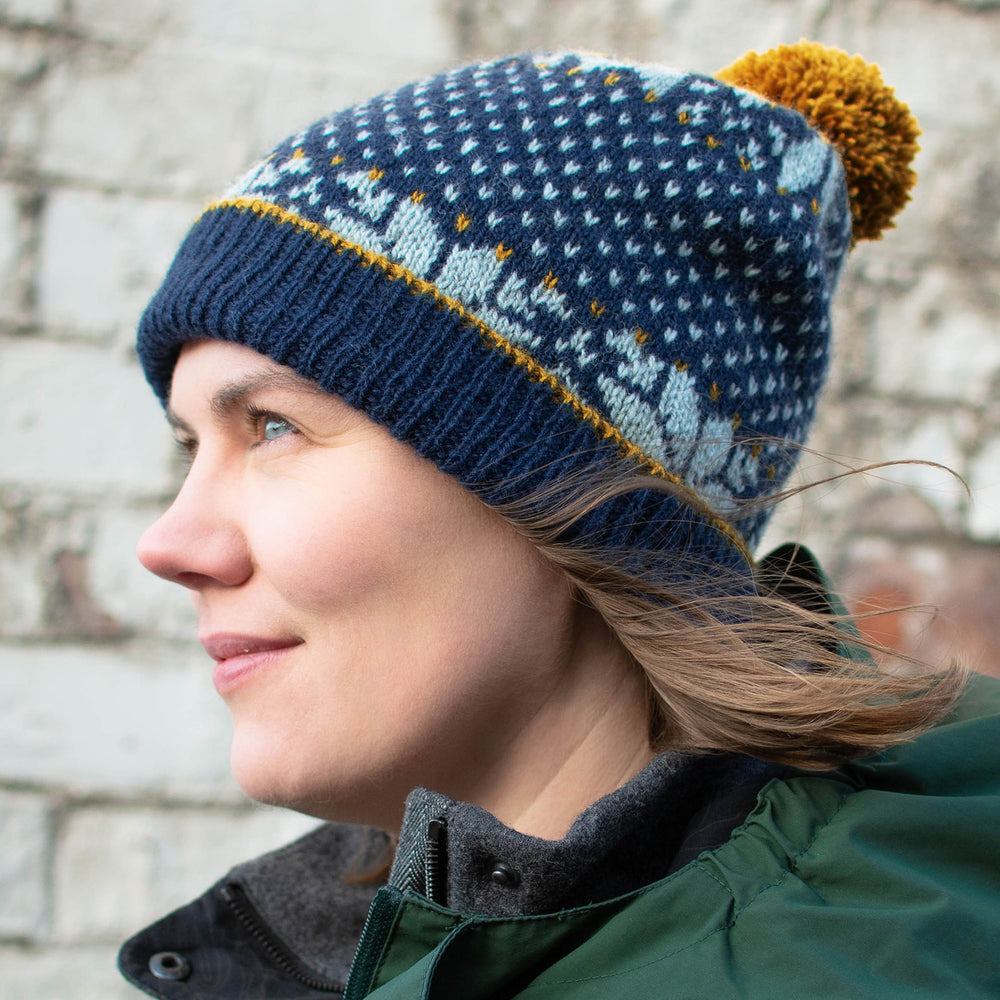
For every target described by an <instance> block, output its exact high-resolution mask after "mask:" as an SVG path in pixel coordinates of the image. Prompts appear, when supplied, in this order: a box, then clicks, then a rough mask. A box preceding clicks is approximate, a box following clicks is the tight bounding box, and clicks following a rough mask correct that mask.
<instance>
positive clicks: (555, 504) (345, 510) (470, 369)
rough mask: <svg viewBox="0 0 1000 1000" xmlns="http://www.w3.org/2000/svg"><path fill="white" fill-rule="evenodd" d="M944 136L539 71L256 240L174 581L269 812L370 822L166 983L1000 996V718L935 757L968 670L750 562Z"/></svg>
mask: <svg viewBox="0 0 1000 1000" xmlns="http://www.w3.org/2000/svg"><path fill="white" fill-rule="evenodd" d="M772 102H774V103H772ZM783 105H790V106H791V107H795V108H798V109H800V110H801V111H802V112H803V113H804V114H805V116H806V117H803V115H802V114H800V113H799V111H796V110H792V109H791V108H790V107H785V106H783ZM807 118H808V119H809V121H807ZM916 131H917V130H916V126H915V123H914V122H913V120H912V119H911V118H910V116H909V114H908V112H907V111H906V109H905V107H903V106H902V105H900V104H899V103H898V102H896V101H895V100H894V98H893V97H892V95H891V91H889V90H888V89H887V88H885V87H884V86H883V85H882V84H881V80H880V78H879V77H878V73H877V71H876V70H875V69H874V68H873V67H869V66H866V65H865V64H863V63H862V62H861V61H860V60H858V59H849V58H848V57H846V56H844V55H843V54H842V53H837V52H833V51H831V50H826V49H823V48H821V47H820V46H815V45H811V44H807V43H800V44H799V45H798V46H793V47H791V48H785V49H780V50H776V51H775V52H772V53H768V54H767V55H765V56H761V57H758V56H756V55H755V54H751V55H750V56H748V57H746V58H745V59H744V60H741V61H740V62H739V63H737V64H735V65H734V66H732V67H730V68H729V69H728V70H726V71H723V73H721V74H719V78H718V79H712V78H707V77H702V76H697V75H694V74H684V73H677V72H674V71H670V70H666V69H664V68H663V67H658V66H636V65H631V64H625V63H621V62H619V61H616V60H611V59H604V58H600V57H595V56H589V55H588V56H578V55H553V56H551V57H546V58H534V57H524V58H518V59H504V60H500V61H498V62H495V63H488V64H479V65H474V66H470V67H467V68H464V69H461V70H457V71H455V72H453V73H448V74H444V75H442V76H439V77H436V78H434V79H432V80H429V81H426V82H424V83H421V84H418V85H415V86H412V87H406V88H402V89H401V90H399V91H395V92H392V93H388V94H385V95H383V96H381V97H379V98H376V99H374V100H372V101H371V102H368V103H367V104H363V105H360V106H357V107H354V108H351V109H348V110H347V111H344V112H341V113H340V114H338V115H335V116H333V117H331V118H330V119H327V120H324V121H321V122H318V123H317V124H316V125H314V126H312V127H311V128H310V129H307V130H304V131H303V132H301V133H298V134H297V135H295V136H292V137H291V138H290V139H289V140H288V141H287V142H286V143H284V144H283V145H282V146H280V147H279V148H278V149H277V150H276V151H275V153H273V154H272V155H271V156H270V157H268V158H267V159H266V160H265V161H263V162H262V163H261V164H259V165H258V166H257V167H255V168H254V169H253V170H252V171H251V172H250V173H249V174H248V175H247V176H246V177H245V178H243V180H241V181H240V182H239V183H238V184H237V185H236V187H235V188H234V189H233V190H232V191H231V192H229V194H228V195H227V196H226V198H225V199H224V200H223V201H221V202H218V203H216V204H215V205H213V206H210V207H209V209H208V210H207V211H206V213H205V214H204V215H203V216H202V218H201V219H200V220H199V221H198V223H197V224H196V225H195V227H194V229H193V230H192V232H191V234H189V236H188V238H187V240H186V241H185V243H184V244H183V246H182V247H181V250H180V252H179V253H178V256H177V258H176V260H175V262H174V265H173V267H172V269H171V271H170V273H169V275H168V277H167V279H166V281H165V283H164V285H163V287H162V288H161V290H160V291H159V293H158V294H157V296H156V298H155V299H154V300H153V302H152V303H151V305H150V307H149V309H148V310H147V312H146V314H145V316H144V318H143V322H142V325H141V328H140V333H139V352H140V357H141V359H142V363H143V365H144V369H145V371H146V374H147V377H148V378H149V381H150V383H151V384H152V386H153V388H154V390H155V391H156V393H157V394H158V395H159V397H160V399H161V400H162V401H163V403H164V404H165V405H166V407H167V413H168V418H169V420H170V422H171V423H172V425H173V426H174V428H175V430H176V433H177V437H178V440H179V442H180V444H181V446H182V447H183V449H184V450H185V451H186V452H187V453H188V455H189V456H190V458H191V467H190V471H189V473H188V476H187V478H186V480H185V483H184V485H183V487H182V489H181V492H180V494H179V495H178V497H177V499H176V501H175V502H174V504H173V505H172V507H171V508H170V510H169V511H168V512H167V513H166V514H165V515H164V516H163V517H162V518H161V520H160V521H159V522H157V524H156V525H154V526H153V527H152V528H151V529H150V530H149V531H148V532H147V534H146V535H145V537H144V538H143V540H142V542H141V544H140V551H139V554H140V558H141V559H142V561H143V562H144V564H145V565H146V566H147V567H148V568H149V569H150V570H152V571H153V572H155V573H158V574H159V575H161V576H163V577H165V578H167V579H169V580H172V581H174V582H177V583H179V584H181V585H183V586H185V587H188V588H189V589H190V590H191V591H192V593H193V596H194V599H195V604H196V607H197V609H198V613H199V622H200V633H201V639H202V642H203V644H204V646H205V649H206V651H207V652H208V653H209V655H210V656H211V657H212V658H213V659H214V660H215V661H216V667H215V674H214V679H215V683H216V687H217V688H218V690H219V692H220V694H221V695H222V696H223V698H225V700H226V702H227V704H228V706H229V708H230V711H231V713H232V716H233V722H234V739H233V750H232V759H233V768H234V771H235V774H236V776H237V778H238V780H239V781H240V783H241V785H242V786H243V788H244V789H245V790H246V791H247V792H248V793H249V794H250V795H251V796H253V797H255V798H258V799H261V800H264V801H269V802H274V803H280V804H282V805H286V806H289V807H291V808H294V809H298V810H301V811H303V812H307V813H310V814H312V815H315V816H318V817H322V818H324V819H327V820H330V821H331V822H330V823H329V824H328V825H325V826H323V827H321V828H320V829H319V830H318V831H317V832H315V833H313V834H311V835H309V836H308V837H306V838H305V839H304V840H302V841H299V842H298V843H296V844H294V845H292V846H291V847H289V848H287V849H286V850H284V851H281V852H277V853H276V854H274V855H270V856H267V857H265V858H263V859H260V860H259V861H257V862H253V863H250V864H248V865H244V866H240V867H239V868H237V869H234V870H233V871H232V872H231V873H230V874H229V875H228V876H227V877H226V878H224V879H223V880H222V881H221V882H220V883H218V884H217V885H216V886H215V887H213V889H211V890H210V891H209V892H208V893H207V894H206V895H205V896H204V897H203V898H202V899H200V900H198V901H196V902H195V903H193V904H191V905H190V906H189V907H186V908H184V909H182V910H180V911H178V912H177V913H175V914H172V915H170V916H169V917H167V918H165V920H163V921H161V922H160V923H159V924H156V925H154V926H153V927H152V928H150V929H148V930H147V931H144V932H142V933H141V934H140V935H138V936H137V937H136V938H134V939H133V940H132V941H130V942H129V943H128V944H127V945H126V946H125V948H124V949H123V952H122V957H121V965H122V969H123V971H124V973H125V975H126V976H127V977H128V978H129V979H130V980H131V981H132V982H134V983H136V984H137V985H139V986H140V987H142V988H143V989H145V990H146V991H147V992H150V993H151V994H152V995H154V996H161V997H181V996H183V997H237V996H238V997H251V996H252V997H306V996H323V995H329V994H330V993H333V994H337V993H345V995H346V996H347V997H349V998H353V997H362V996H368V995H371V996H377V997H380V998H388V997H415V996H428V997H463V998H469V997H483V998H485V997H490V998H497V997H513V996H520V995H522V994H523V995H526V996H530V995H538V996H546V997H567V998H569V997H584V996H598V995H600V996H606V995H608V993H609V992H610V993H611V994H612V995H621V994H623V993H625V992H626V991H628V992H630V993H631V994H632V995H635V996H641V997H660V996H671V997H695V996H706V995H710V996H713V997H714V996H767V997H774V996H786V995H787V996H796V997H801V996H873V997H874V996H878V997H889V996H907V997H911V996H917V995H927V996H931V995H933V996H935V997H939V996H946V995H955V996H959V995H961V996H972V995H982V996H987V995H995V992H996V990H997V989H998V988H1000V976H998V973H997V967H996V964H995V962H994V961H993V957H992V954H988V953H987V950H988V949H987V947H986V945H985V942H986V941H987V940H988V938H987V927H989V926H994V927H995V924H996V905H995V901H996V888H997V885H996V882H997V872H996V864H995V857H996V855H995V853H994V852H995V844H986V843H985V840H986V834H985V833H984V826H986V825H988V821H989V820H990V819H992V820H993V821H994V822H993V824H992V826H993V828H995V827H996V822H995V821H996V819H998V818H1000V817H998V816H997V798H996V794H995V793H996V787H995V779H992V777H991V775H992V773H993V769H991V768H990V767H989V766H988V764H989V762H988V761H987V759H986V758H987V757H988V756H989V754H988V753H987V751H986V750H985V749H984V748H985V747H989V746H991V745H993V744H995V734H996V721H995V719H994V718H992V717H990V711H991V710H992V711H993V712H995V711H996V708H997V705H998V700H1000V696H998V694H997V691H996V689H995V687H989V688H985V687H984V686H983V685H975V686H974V690H973V692H972V693H971V694H967V695H966V696H965V697H964V699H963V701H962V703H961V707H960V708H959V710H958V712H959V714H958V715H957V716H954V717H953V719H964V720H965V721H952V722H950V723H949V724H946V725H941V726H938V727H937V728H935V729H933V730H931V731H930V732H927V733H925V734H924V735H922V736H920V737H919V738H918V739H917V740H916V741H915V742H912V743H909V744H906V741H908V740H911V739H912V738H913V737H914V736H917V735H918V734H920V733H921V732H923V731H924V730H926V729H927V728H928V727H929V726H931V725H932V724H933V723H934V722H935V721H936V720H939V719H940V718H941V717H942V716H943V715H944V713H945V712H946V711H947V710H948V709H949V708H950V707H951V706H952V703H953V701H954V700H955V698H956V696H957V694H958V691H959V688H960V686H961V683H962V677H961V674H959V673H957V672H954V671H953V672H950V673H946V674H944V675H941V676H938V677H933V678H930V679H928V678H926V677H925V678H916V679H912V678H911V679H907V678H900V677H890V676H886V675H880V674H878V673H877V672H876V671H875V670H874V668H873V667H872V666H871V665H870V662H869V661H866V660H865V659H864V652H863V649H862V645H863V644H862V643H861V641H860V640H859V639H858V637H857V635H856V633H855V632H853V631H852V630H851V628H850V626H849V624H848V623H847V622H846V620H845V619H844V617H843V615H841V614H839V613H838V609H837V608H836V605H835V604H834V603H833V601H832V599H831V598H830V597H828V596H827V595H826V594H825V591H824V587H823V582H822V577H821V576H820V575H819V573H818V570H817V569H816V568H815V566H814V565H813V564H812V562H811V560H810V558H809V557H808V555H807V554H805V553H803V552H802V551H801V550H800V549H797V548H795V547H788V548H785V549H784V550H782V551H779V553H777V554H775V555H773V556H771V557H768V558H767V559H765V560H762V561H761V562H760V563H757V564H755V563H754V561H753V558H752V556H751V550H752V548H753V545H754V542H755V540H756V539H757V537H758V536H759V534H760V532H761V530H762V528H763V525H764V523H765V522H766V519H767V516H768V512H769V510H770V508H771V506H772V505H773V503H774V502H775V500H776V498H777V496H778V493H779V491H780V489H781V484H782V483H783V482H784V480H785V479H786V477H787V475H788V473H789V471H790V468H791V465H792V464H793V462H794V459H795V446H796V444H797V443H800V442H801V441H802V440H803V439H804V437H805V434H806V432H807V429H808V426H809V424H810V421H811V419H812V415H813V408H814V404H815V401H816V397H817V394H818V392H819V389H820V386H821V384H822V380H823V376H824V372H825V368H826V364H827V355H828V351H829V303H830V297H831V295H832V292H833V289H834V286H835V284H836V280H837V277H838V274H839V270H840V266H841V263H842V261H843V258H844V256H845V255H846V252H847V250H848V248H849V246H850V244H851V242H852V240H853V239H860V238H867V237H873V236H877V235H878V233H879V232H880V231H881V229H882V228H884V227H885V226H886V225H889V224H890V220H891V217H892V215H893V214H894V213H895V211H896V210H897V209H898V208H899V207H900V206H901V205H902V203H903V202H904V201H905V200H906V198H907V191H908V188H909V186H910V185H911V183H912V174H911V172H910V170H909V166H908V163H909V159H910V157H911V156H912V154H913V152H914V150H915V148H916V147H915V136H916ZM990 706H992V709H991V708H990ZM980 716H982V718H979V717H980ZM991 741H992V744H991ZM904 744H905V745H904ZM972 746H975V747H977V752H978V753H980V754H981V755H982V760H981V761H980V762H979V764H978V765H976V766H972V765H971V764H970V763H969V760H968V758H969V752H970V747H972ZM886 748H896V749H891V750H887V749H886ZM879 750H882V751H885V753H884V754H883V755H882V756H881V757H878V758H875V759H867V760H866V761H865V762H861V763H859V762H857V761H854V762H852V759H853V758H860V757H867V755H869V754H871V753H872V752H873V751H879ZM991 780H992V781H993V782H994V783H993V784H992V786H991V784H990V782H991ZM990 792H992V797H991V796H990V794H988V793H990ZM956 795H960V796H961V798H960V799H956V797H955V796H956ZM345 824H358V825H356V826H355V825H345ZM376 831H379V832H376ZM386 834H388V835H390V836H391V838H392V839H391V841H388V842H387V839H386ZM990 836H993V835H992V834H991V835H990ZM386 851H389V854H388V855H387V856H388V857H391V858H392V862H391V870H389V871H388V876H387V878H380V877H379V875H378V872H377V869H378V867H379V856H380V855H381V854H384V853H386ZM381 881H384V882H385V884H384V885H382V886H381V887H380V888H378V890H377V892H376V885H378V883H379V882H381ZM359 942H360V943H359Z"/></svg>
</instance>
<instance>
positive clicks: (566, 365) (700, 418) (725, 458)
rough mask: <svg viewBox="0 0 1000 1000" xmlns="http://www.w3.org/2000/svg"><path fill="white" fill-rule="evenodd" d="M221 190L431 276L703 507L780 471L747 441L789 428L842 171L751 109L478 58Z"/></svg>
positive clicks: (843, 219) (807, 374) (812, 356)
mask: <svg viewBox="0 0 1000 1000" xmlns="http://www.w3.org/2000/svg"><path fill="white" fill-rule="evenodd" d="M228 195H229V197H232V198H252V199H261V200H264V201H267V202H270V203H273V204H276V205H278V206H280V207H281V208H283V209H285V210H287V211H289V212H292V213H294V214H296V215H298V216H301V217H302V218H304V219H307V220H310V221H315V222H318V223H319V224H320V225H322V226H324V227H326V228H327V229H329V230H331V231H333V232H334V233H336V234H337V235H338V236H340V237H342V238H343V239H345V240H348V241H350V242H352V243H356V244H359V245H360V246H361V247H363V248H364V249H365V250H367V251H370V252H372V253H375V254H379V255H381V256H383V257H384V258H386V259H387V260H389V261H391V262H393V263H394V264H398V265H400V266H401V267H403V268H405V269H407V270H408V271H409V272H411V273H412V274H413V275H415V276H416V277H418V278H420V279H424V280H426V281H429V282H431V283H433V285H434V286H435V287H436V288H437V289H438V291H439V292H441V293H442V294H443V295H445V296H448V297H450V298H452V299H455V300H458V301H459V302H460V303H461V304H462V306H463V307H464V308H465V309H467V310H468V311H470V312H471V313H473V314H474V315H475V316H477V317H478V318H479V319H480V320H482V321H483V322H484V323H486V324H487V325H488V326H490V327H491V328H492V329H493V330H495V331H496V332H498V333H499V334H501V335H502V336H503V337H505V338H507V339H508V340H509V341H510V342H511V343H513V344H514V345H516V346H518V347H520V348H523V349H525V350H527V351H529V352H530V353H531V355H532V356H533V357H534V358H535V359H536V360H537V361H538V362H540V363H541V364H542V365H543V366H544V367H545V368H546V369H547V370H548V371H550V372H551V373H553V374H555V375H556V376H557V377H558V378H559V379H560V380H561V382H562V383H563V384H564V385H565V386H566V387H567V388H568V389H569V390H570V391H571V392H573V393H574V394H576V395H577V396H578V397H579V398H580V399H581V400H582V402H583V403H584V404H585V405H586V406H588V407H591V408H593V409H594V410H596V411H598V412H599V413H600V414H602V415H603V416H604V417H606V418H607V419H609V420H610V421H611V422H612V423H613V424H614V425H615V426H616V427H618V428H619V429H620V430H621V431H622V433H623V434H624V435H625V436H626V437H627V438H628V439H629V440H630V441H631V442H633V443H634V444H636V445H638V446H639V447H640V448H641V449H643V451H644V452H645V453H646V454H647V455H648V456H650V457H651V458H652V459H654V460H655V461H657V462H659V463H662V464H663V465H664V466H665V467H666V468H668V469H669V470H671V471H673V472H676V473H678V474H680V475H682V476H683V477H684V478H685V479H686V480H687V481H688V482H689V483H691V484H692V485H694V486H696V487H697V488H698V489H699V490H700V491H701V492H702V493H703V494H705V495H706V496H708V497H710V498H711V499H712V501H713V503H715V504H716V506H717V507H718V509H720V510H722V511H725V510H726V509H727V507H728V504H729V501H730V500H731V499H732V498H734V497H741V496H756V495H758V494H759V493H761V492H764V491H766V489H767V488H768V485H767V484H768V483H769V482H773V483H775V484H777V483H779V482H780V481H781V479H782V478H783V477H784V475H785V474H786V472H787V468H788V464H789V463H788V459H787V456H786V453H785V450H784V449H782V448H780V447H777V446H776V445H775V443H774V442H773V441H771V440H769V438H772V437H773V438H792V439H796V440H801V439H802V438H803V437H804V435H805V431H806V428H807V426H808V424H809V422H810V420H811V417H812V401H813V400H814V397H815V395H816V392H817V390H818V386H819V384H820V381H821V380H822V377H823V374H824V369H825V364H826V355H827V341H828V335H829V329H828V318H827V313H828V302H829V297H830V295H831V293H832V291H833V287H834V285H835V283H836V278H837V274H838V273H839V268H840V264H841V262H842V260H843V257H844V254H845V252H846V249H847V246H848V243H849V239H850V227H849V215H848V212H847V205H846V197H845V191H844V182H843V171H842V167H841V165H840V162H839V159H838V157H837V155H836V153H835V152H834V151H833V149H832V147H830V145H829V144H828V143H827V142H826V141H825V140H824V139H822V138H821V137H819V136H818V135H817V134H816V133H815V132H813V131H812V130H811V129H809V128H808V126H806V124H805V122H804V121H803V120H802V119H801V118H800V117H799V116H798V115H797V114H795V113H794V112H790V111H787V110H786V109H783V108H775V107H772V106H771V105H769V104H768V103H767V102H766V101H764V100H762V99H761V98H759V97H757V96H756V95H753V94H749V93H747V92H743V91H738V90H734V89H732V88H730V87H728V86H726V85H723V84H721V83H719V82H718V81H715V80H712V79H710V78H706V77H701V76H697V75H692V74H686V73H680V72H676V71H674V70H670V69H667V68H664V67H659V66H646V67H641V66H640V67H635V66H628V65H621V64H619V63H617V62H615V61H614V60H609V59H604V58H601V57H596V56H584V57H578V56H564V55H558V54H557V55H551V56H546V57H543V58H540V59H539V60H538V61H536V62H532V61H529V60H524V59H518V60H510V59H508V60H501V61H498V62H494V63H489V64H481V65H478V66H475V67H470V68H467V69H462V70H456V71H453V72H451V73H448V74H444V75H442V76H439V77H435V78H433V79H432V80H429V81H425V82H424V83H422V84H417V85H415V86H413V87H410V88H404V89H403V90H401V91H397V92H394V93H392V94H389V95H386V96H384V97H381V98H376V99H374V100H372V101H370V102H368V103H367V104H364V105H360V106H358V107H356V108H354V109H351V110H350V111H348V112H345V113H342V114H340V115H336V116H333V117H331V118H330V119H327V120H325V121H323V122H321V123H318V124H317V125H316V126H314V127H313V128H312V129H311V130H309V131H307V132H305V133H303V134H301V135H299V136H295V137H293V139H292V140H290V141H289V142H287V143H285V144H284V145H283V146H282V147H280V148H279V149H278V150H277V151H276V152H275V153H274V154H273V155H272V156H271V157H270V158H268V159H267V160H265V161H264V162H262V163H260V164H258V165H257V166H256V167H255V168H254V169H252V170H251V171H250V172H249V173H248V174H247V175H246V176H245V177H244V178H243V179H242V180H240V181H239V182H238V183H237V184H236V185H235V186H234V187H233V188H232V189H231V190H230V192H228ZM750 530H752V526H751V529H750Z"/></svg>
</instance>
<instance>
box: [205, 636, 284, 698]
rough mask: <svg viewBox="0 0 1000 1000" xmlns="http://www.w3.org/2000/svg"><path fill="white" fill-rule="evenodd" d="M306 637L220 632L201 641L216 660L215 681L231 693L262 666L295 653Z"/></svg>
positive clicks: (216, 685)
mask: <svg viewBox="0 0 1000 1000" xmlns="http://www.w3.org/2000/svg"><path fill="white" fill-rule="evenodd" d="M301 643H302V640H301V639H299V638H296V637H295V636H278V637H276V638H266V637H263V636H254V635H240V634H238V633H234V632H216V633H214V634H212V635H208V636H205V637H204V638H203V639H202V640H201V644H202V646H203V647H204V648H205V652H206V653H208V655H209V656H211V657H212V659H213V660H215V670H214V671H213V673H212V680H213V681H214V682H215V689H216V690H217V691H218V692H219V694H222V695H224V694H227V693H228V692H230V691H232V690H233V689H234V688H236V687H237V686H239V685H240V684H242V683H243V681H245V680H246V679H247V678H248V677H249V676H250V675H251V674H253V673H255V672H256V671H257V670H259V669H260V668H261V667H265V666H269V665H270V664H272V663H274V662H275V661H276V660H279V659H281V658H282V657H283V656H285V655H286V654H287V653H289V652H291V650H293V649H294V648H295V647H296V646H298V645H300V644H301Z"/></svg>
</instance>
